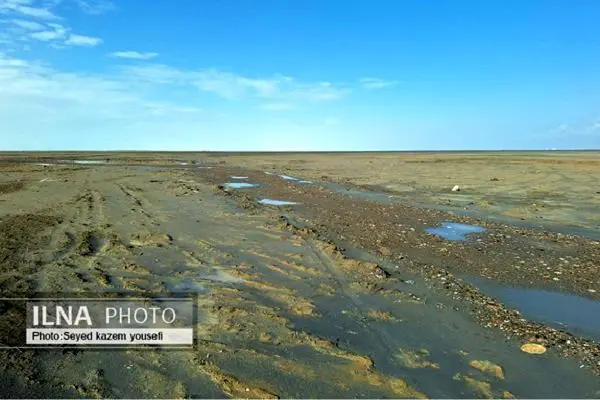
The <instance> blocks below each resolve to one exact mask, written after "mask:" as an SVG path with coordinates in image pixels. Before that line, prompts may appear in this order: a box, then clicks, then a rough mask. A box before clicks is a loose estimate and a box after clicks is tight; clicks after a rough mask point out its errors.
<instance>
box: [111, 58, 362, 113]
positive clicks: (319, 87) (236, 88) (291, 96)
mask: <svg viewBox="0 0 600 400" xmlns="http://www.w3.org/2000/svg"><path fill="white" fill-rule="evenodd" d="M122 71H123V73H125V74H127V75H129V76H132V77H135V78H136V79H140V80H143V81H146V82H152V83H160V84H184V85H192V86H195V87H196V88H198V89H199V90H201V91H203V92H208V93H213V94H215V95H217V96H219V97H222V98H224V99H228V100H243V99H249V98H254V99H259V100H266V101H268V103H288V104H294V103H295V102H309V103H316V102H327V101H334V100H338V99H341V98H343V97H345V96H347V95H348V94H349V93H350V92H351V90H350V89H349V88H347V87H344V86H342V85H334V84H332V83H330V82H316V83H312V82H299V81H297V80H296V79H294V78H291V77H288V76H282V75H275V76H272V77H248V76H243V75H238V74H234V73H232V72H227V71H220V70H218V69H215V68H209V69H203V70H181V69H175V68H172V67H169V66H166V65H161V64H151V65H143V66H125V67H122Z"/></svg>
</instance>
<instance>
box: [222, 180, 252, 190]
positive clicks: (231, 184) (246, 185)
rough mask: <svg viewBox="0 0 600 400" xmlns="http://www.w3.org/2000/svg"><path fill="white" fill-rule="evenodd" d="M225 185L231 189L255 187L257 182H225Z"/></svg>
mask: <svg viewBox="0 0 600 400" xmlns="http://www.w3.org/2000/svg"><path fill="white" fill-rule="evenodd" d="M225 186H226V187H230V188H232V189H244V188H251V187H257V186H258V184H256V183H248V182H227V183H226V184H225Z"/></svg>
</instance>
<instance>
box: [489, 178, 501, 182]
mask: <svg viewBox="0 0 600 400" xmlns="http://www.w3.org/2000/svg"><path fill="white" fill-rule="evenodd" d="M499 180H500V179H498V178H496V177H493V178H490V181H491V182H498V181H499Z"/></svg>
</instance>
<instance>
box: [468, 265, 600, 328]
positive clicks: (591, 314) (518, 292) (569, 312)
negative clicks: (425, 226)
mask: <svg viewBox="0 0 600 400" xmlns="http://www.w3.org/2000/svg"><path fill="white" fill-rule="evenodd" d="M462 278H463V279H464V280H465V281H466V282H469V283H471V284H473V285H475V286H477V288H479V289H480V290H481V291H482V292H483V293H485V294H487V295H488V296H490V297H493V298H495V299H497V300H499V301H501V302H502V303H504V304H505V305H507V306H508V307H512V308H516V309H517V310H519V311H520V312H521V314H523V316H524V317H526V318H530V319H532V320H535V321H538V322H541V323H545V324H548V325H551V326H552V327H554V328H557V329H562V330H565V331H568V332H570V333H572V334H575V335H578V336H581V337H585V338H588V339H592V340H600V317H599V316H600V301H595V300H592V299H588V298H585V297H581V296H576V295H573V294H567V293H560V292H552V291H548V290H540V289H529V288H523V287H517V286H508V285H502V284H500V283H496V282H493V281H490V280H488V279H483V278H476V277H471V276H469V277H462Z"/></svg>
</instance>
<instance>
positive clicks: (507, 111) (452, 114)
mask: <svg viewBox="0 0 600 400" xmlns="http://www.w3.org/2000/svg"><path fill="white" fill-rule="evenodd" d="M599 15H600V2H599V1H597V0H571V1H567V0H561V1H556V0H544V1H533V0H531V1H527V0H520V1H517V0H503V1H501V0H485V1H481V0H477V1H476V0H456V1H441V0H439V1H433V0H430V1H425V0H370V1H368V0H345V1H342V0H318V1H317V0H235V1H234V0H145V1H141V0H122V1H116V0H115V1H109V0H0V149H2V150H60V149H65V150H70V149H74V150H77V149H79V150H111V149H140V150H267V151H268V150H436V149H439V150H453V149H469V150H470V149H546V148H561V149H574V148H600V23H598V16H599Z"/></svg>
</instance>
